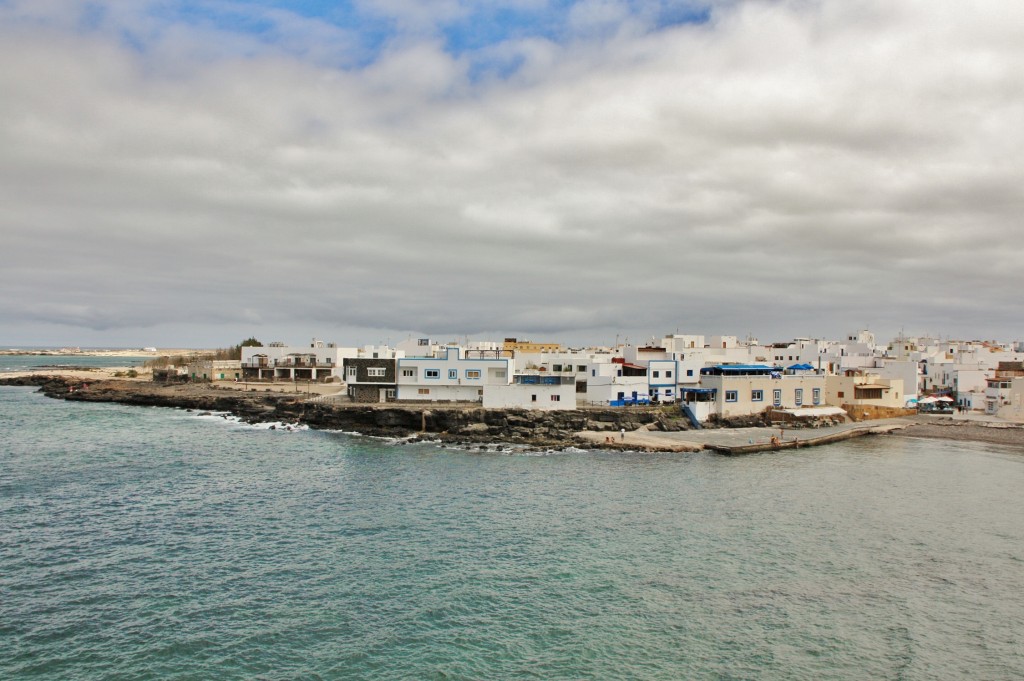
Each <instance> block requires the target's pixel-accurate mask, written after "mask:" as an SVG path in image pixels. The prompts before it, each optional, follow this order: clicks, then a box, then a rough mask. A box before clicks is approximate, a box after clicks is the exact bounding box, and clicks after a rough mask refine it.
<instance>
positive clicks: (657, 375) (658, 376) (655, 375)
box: [651, 371, 661, 378]
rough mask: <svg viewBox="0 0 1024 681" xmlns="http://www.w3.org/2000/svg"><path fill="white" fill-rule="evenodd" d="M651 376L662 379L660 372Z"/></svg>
mask: <svg viewBox="0 0 1024 681" xmlns="http://www.w3.org/2000/svg"><path fill="white" fill-rule="evenodd" d="M651 376H652V377H653V378H661V372H660V371H655V372H653V373H652V374H651Z"/></svg>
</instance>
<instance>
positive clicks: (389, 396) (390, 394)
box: [384, 388, 395, 400]
mask: <svg viewBox="0 0 1024 681" xmlns="http://www.w3.org/2000/svg"><path fill="white" fill-rule="evenodd" d="M384 397H385V398H386V399H389V400H393V399H395V389H394V388H388V389H387V390H385V391H384Z"/></svg>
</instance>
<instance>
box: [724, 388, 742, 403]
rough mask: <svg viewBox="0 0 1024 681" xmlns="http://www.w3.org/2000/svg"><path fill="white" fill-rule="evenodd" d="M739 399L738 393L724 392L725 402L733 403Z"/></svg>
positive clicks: (734, 391)
mask: <svg viewBox="0 0 1024 681" xmlns="http://www.w3.org/2000/svg"><path fill="white" fill-rule="evenodd" d="M739 398H740V395H739V392H738V391H736V390H726V391H725V401H726V402H735V401H736V400H738V399H739Z"/></svg>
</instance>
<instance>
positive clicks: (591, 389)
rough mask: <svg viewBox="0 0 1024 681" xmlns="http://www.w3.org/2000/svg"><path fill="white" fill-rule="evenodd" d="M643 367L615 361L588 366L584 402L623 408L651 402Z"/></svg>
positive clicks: (645, 368)
mask: <svg viewBox="0 0 1024 681" xmlns="http://www.w3.org/2000/svg"><path fill="white" fill-rule="evenodd" d="M647 380H648V379H647V367H644V366H640V365H639V364H630V363H628V362H626V361H625V360H623V359H621V358H615V360H613V361H612V362H611V363H610V364H592V365H590V376H588V377H587V402H589V403H591V404H606V405H612V406H623V405H626V404H645V403H647V402H648V401H650V399H651V395H650V385H649V384H648V382H647Z"/></svg>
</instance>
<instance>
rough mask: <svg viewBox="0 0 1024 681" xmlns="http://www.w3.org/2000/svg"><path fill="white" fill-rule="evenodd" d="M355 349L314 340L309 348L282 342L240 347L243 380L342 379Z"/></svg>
mask: <svg viewBox="0 0 1024 681" xmlns="http://www.w3.org/2000/svg"><path fill="white" fill-rule="evenodd" d="M358 355H359V350H358V349H357V348H340V347H338V346H337V345H336V344H335V343H325V342H323V341H321V340H317V339H316V338H314V339H313V342H312V343H310V344H309V346H294V345H286V344H284V343H281V342H274V343H270V344H269V345H266V346H263V347H244V348H242V376H243V377H244V378H245V379H246V380H286V381H295V380H303V381H305V380H311V381H324V380H330V379H332V378H334V377H337V378H338V379H340V378H341V375H340V372H341V367H342V365H343V363H344V360H345V358H347V357H357V356H358Z"/></svg>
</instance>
